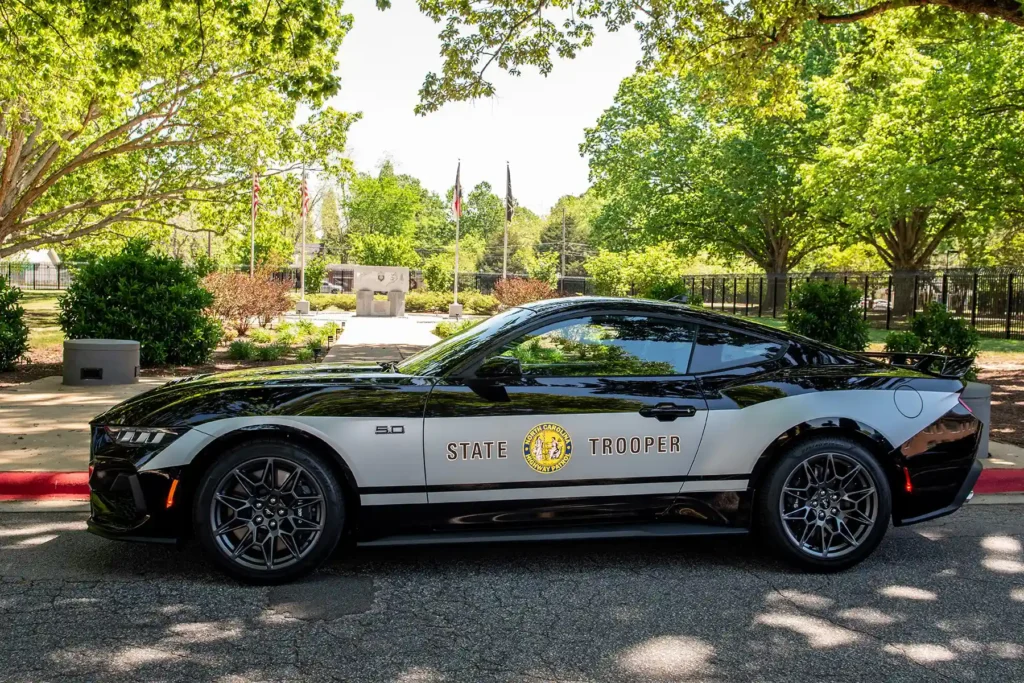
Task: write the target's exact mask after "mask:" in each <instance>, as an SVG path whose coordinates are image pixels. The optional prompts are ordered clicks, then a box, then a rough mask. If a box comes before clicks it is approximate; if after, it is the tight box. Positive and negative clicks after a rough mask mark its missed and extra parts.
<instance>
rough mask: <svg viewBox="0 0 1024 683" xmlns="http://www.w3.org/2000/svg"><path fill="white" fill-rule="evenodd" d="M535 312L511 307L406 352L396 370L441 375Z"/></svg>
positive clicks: (406, 372) (425, 374) (421, 374)
mask: <svg viewBox="0 0 1024 683" xmlns="http://www.w3.org/2000/svg"><path fill="white" fill-rule="evenodd" d="M534 315H536V313H534V312H533V311H530V310H527V309H525V308H510V309H508V310H507V311H504V312H502V313H499V314H497V315H495V316H492V317H490V318H488V319H487V320H484V321H483V322H481V323H480V324H479V325H474V326H473V327H471V328H469V329H468V330H466V331H465V332H461V333H459V334H457V335H455V336H454V337H449V338H448V339H445V340H444V341H441V342H438V343H437V344H434V345H433V346H431V347H428V348H426V349H424V350H423V351H420V352H419V353H417V354H415V355H412V356H409V357H408V358H406V359H405V360H403V361H402V362H401V363H399V364H398V366H397V370H398V371H399V372H402V373H405V374H408V375H420V376H436V375H440V374H442V373H444V372H447V371H448V370H449V369H451V368H452V367H454V366H455V365H458V364H459V363H460V362H461V361H462V360H463V359H464V358H466V357H468V356H469V355H471V354H473V353H475V352H476V351H479V350H481V349H482V348H483V347H484V346H486V345H487V344H488V343H489V342H490V341H491V339H493V338H494V337H496V336H499V335H501V334H504V333H505V332H508V331H509V330H511V329H513V328H515V327H516V326H517V325H520V324H522V323H523V322H525V321H526V320H527V319H529V318H532V317H533V316H534Z"/></svg>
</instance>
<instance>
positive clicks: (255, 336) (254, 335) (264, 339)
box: [249, 330, 274, 344]
mask: <svg viewBox="0 0 1024 683" xmlns="http://www.w3.org/2000/svg"><path fill="white" fill-rule="evenodd" d="M273 338H274V337H273V335H271V334H270V332H268V331H267V330H251V331H250V332H249V339H251V340H252V341H254V342H256V343H257V344H268V343H270V341H271V340H272V339H273Z"/></svg>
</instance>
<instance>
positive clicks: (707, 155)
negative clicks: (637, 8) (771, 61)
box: [582, 74, 834, 302]
mask: <svg viewBox="0 0 1024 683" xmlns="http://www.w3.org/2000/svg"><path fill="white" fill-rule="evenodd" d="M702 85H703V84H701V83H698V82H696V81H695V80H694V79H677V78H673V77H666V76H662V75H659V74H642V75H638V76H634V77H630V78H627V79H626V80H624V81H623V83H622V85H621V87H620V89H619V93H618V95H617V96H616V100H615V104H614V105H613V106H612V107H611V108H610V109H608V110H607V111H606V112H605V113H604V114H602V116H601V117H600V119H599V120H598V122H597V125H596V126H594V127H593V128H591V129H588V130H587V132H586V141H585V142H584V144H583V146H582V149H583V151H584V152H585V153H586V154H589V155H590V169H591V176H592V178H593V179H594V180H595V189H596V190H597V191H598V192H599V193H600V194H601V195H602V196H604V197H606V198H607V203H606V204H605V206H604V208H603V209H602V213H601V215H600V217H599V219H598V221H597V225H596V231H597V233H598V235H599V238H600V240H601V242H602V243H603V244H605V245H607V246H609V247H610V248H616V249H635V248H637V247H638V246H645V245H655V244H659V243H661V242H663V241H666V240H671V241H678V242H679V243H680V244H681V245H683V246H686V247H688V250H689V251H690V252H691V253H696V252H698V251H700V250H704V249H708V250H709V251H711V253H712V254H714V255H716V256H720V257H731V256H734V255H737V254H740V255H743V256H745V257H747V258H749V259H750V260H751V261H753V262H754V263H756V264H757V265H758V266H759V267H760V268H761V269H762V270H764V272H765V273H766V274H767V275H768V277H769V278H771V279H772V280H773V281H775V282H777V283H779V284H778V285H777V286H776V287H769V291H768V296H767V301H769V302H770V301H772V297H773V296H775V295H776V294H777V292H776V289H777V288H781V287H782V286H784V279H782V278H779V277H778V276H779V275H784V274H785V273H788V272H789V271H790V270H791V269H792V268H794V267H796V266H797V265H798V264H799V263H800V261H801V260H802V259H803V258H804V257H805V256H806V255H807V254H808V253H810V252H811V251H812V250H814V249H817V248H819V247H821V246H822V245H824V244H827V243H828V242H829V241H830V240H831V239H833V237H832V234H831V233H832V232H834V231H829V230H827V229H826V227H825V225H824V224H823V223H822V222H821V221H820V220H819V219H818V218H817V217H816V216H815V215H814V214H813V213H812V212H811V211H810V208H811V205H810V201H809V200H808V199H806V198H805V197H803V196H802V195H800V194H799V193H798V191H797V190H798V189H799V187H800V184H801V173H800V164H801V162H802V161H805V160H808V159H810V158H812V155H813V153H814V151H815V149H816V142H817V139H816V138H815V136H814V135H812V134H811V133H810V132H809V131H808V127H807V123H806V122H801V121H797V122H793V121H789V120H783V119H777V118H772V117H768V118H765V117H761V116H759V115H758V113H757V112H755V111H752V110H750V109H749V108H746V107H732V108H728V109H726V110H716V109H709V108H708V107H706V106H704V105H703V104H702V102H701V98H700V92H701V88H702Z"/></svg>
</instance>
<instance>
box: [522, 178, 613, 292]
mask: <svg viewBox="0 0 1024 683" xmlns="http://www.w3.org/2000/svg"><path fill="white" fill-rule="evenodd" d="M602 203H603V202H602V201H601V199H600V198H599V196H598V194H597V192H594V191H593V189H591V190H587V191H586V192H585V193H583V194H582V195H580V196H579V197H575V196H573V195H565V196H564V197H561V198H559V200H558V201H557V202H555V205H554V206H553V207H551V211H549V212H548V218H547V221H546V223H545V225H544V232H542V233H541V236H540V244H539V246H538V251H540V252H544V253H549V254H555V255H556V256H557V258H558V261H559V263H558V267H559V269H560V268H561V257H562V214H563V211H564V213H565V272H566V275H582V274H583V262H584V261H585V260H586V258H587V252H588V250H589V249H590V244H591V232H592V230H593V226H594V221H595V220H596V219H597V217H598V216H599V215H600V213H601V206H602Z"/></svg>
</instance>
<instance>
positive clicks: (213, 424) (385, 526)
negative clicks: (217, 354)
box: [89, 297, 981, 582]
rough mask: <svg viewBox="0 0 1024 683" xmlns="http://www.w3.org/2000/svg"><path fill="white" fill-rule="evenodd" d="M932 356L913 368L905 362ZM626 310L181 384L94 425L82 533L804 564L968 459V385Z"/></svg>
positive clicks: (825, 559) (956, 492)
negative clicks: (705, 549)
mask: <svg viewBox="0 0 1024 683" xmlns="http://www.w3.org/2000/svg"><path fill="white" fill-rule="evenodd" d="M922 366H923V364H922ZM957 374H962V373H949V374H946V373H944V372H943V371H941V370H939V371H936V372H925V371H921V370H915V369H910V368H907V367H896V366H894V365H892V364H891V363H890V364H884V363H882V362H879V361H876V360H874V359H871V358H868V357H866V356H863V355H858V354H854V353H849V352H845V351H840V350H838V349H835V348H832V347H828V346H825V345H822V344H819V343H817V342H813V341H811V340H809V339H806V338H803V337H799V336H796V335H792V334H788V333H785V332H781V331H779V330H775V329H772V328H769V327H766V326H762V325H758V324H755V323H750V322H745V321H743V320H741V319H737V318H734V317H727V316H722V315H716V314H712V313H708V312H705V311H701V310H696V309H691V308H688V307H686V306H682V305H677V304H671V303H659V302H652V301H637V300H627V299H603V298H585V297H584V298H571V299H556V300H549V301H541V302H537V303H533V304H528V305H525V306H518V307H515V308H510V309H508V310H506V311H504V312H502V313H500V314H498V315H495V316H494V317H492V318H489V319H487V320H485V321H483V322H481V323H480V324H478V325H476V326H475V327H472V328H470V329H469V330H467V331H465V332H463V333H461V334H459V335H457V336H454V337H451V338H449V339H447V340H445V341H442V342H440V343H438V344H436V345H434V346H432V347H430V348H428V349H426V350H424V351H422V352H420V353H418V354H416V355H414V356H411V357H409V358H407V359H405V360H403V361H401V362H399V363H382V364H379V365H375V366H370V367H351V366H341V365H331V364H324V365H312V366H288V367H279V368H265V369H257V370H246V371H238V372H228V373H223V374H217V375H204V376H198V377H192V378H187V379H182V380H176V381H172V382H170V383H168V384H166V385H164V386H162V387H160V388H158V389H154V390H152V391H150V392H148V393H145V394H142V395H140V396H137V397H135V398H132V399H130V400H128V401H125V402H124V403H122V404H120V405H118V406H116V407H114V408H112V409H110V410H109V411H107V412H106V413H104V414H102V415H100V416H99V417H97V418H96V419H95V420H94V421H93V423H92V444H91V459H90V472H91V475H90V486H91V489H92V495H91V508H92V513H91V518H90V519H89V528H90V529H91V530H92V531H93V532H95V533H97V534H99V535H101V536H106V537H109V538H118V539H127V540H144V541H165V542H169V541H177V540H180V539H183V538H185V537H188V536H192V535H194V536H195V537H196V538H197V539H198V541H199V543H200V544H201V545H202V547H203V548H204V549H205V550H206V552H208V553H209V555H210V556H211V557H212V558H213V559H214V561H215V562H216V563H217V564H219V565H220V566H221V567H222V568H223V569H224V570H225V571H227V572H228V573H230V574H232V575H234V576H235V577H238V578H240V579H243V580H247V581H253V582H280V581H286V580H289V579H293V578H295V577H298V576H300V575H302V574H304V573H306V572H309V571H311V570H312V569H314V568H315V567H317V566H318V565H319V564H320V563H322V562H323V561H324V560H325V559H326V558H327V557H328V556H329V555H330V554H331V553H332V551H334V549H335V547H336V546H337V545H338V543H339V541H340V540H341V539H342V537H347V538H350V539H351V540H352V541H354V542H355V543H356V544H359V545H395V544H418V543H452V542H472V541H513V540H541V539H581V538H599V537H622V536H647V537H650V536H657V537H668V536H687V535H694V534H745V533H749V532H751V531H756V532H757V533H758V534H759V535H760V536H762V537H763V538H764V539H765V540H767V541H768V543H769V544H770V545H771V546H773V547H774V548H776V549H777V550H778V551H779V552H781V553H782V554H783V555H784V556H785V557H787V558H788V559H790V560H792V561H794V562H796V563H797V564H798V565H801V566H803V567H805V568H808V569H811V570H818V571H832V570H840V569H844V568H847V567H850V566H852V565H854V564H856V563H857V562H859V561H861V560H863V559H864V558H865V557H866V556H867V555H869V554H870V553H871V552H872V551H873V550H874V549H875V548H876V547H877V546H878V544H879V542H880V541H881V539H882V536H883V535H884V534H885V532H886V530H887V528H888V525H889V521H890V519H891V520H892V522H893V523H894V524H896V525H904V524H913V523H915V522H920V521H923V520H927V519H932V518H934V517H939V516H941V515H945V514H949V513H951V512H953V511H955V510H956V509H957V508H959V507H960V506H961V505H962V504H963V503H964V502H965V501H966V500H967V499H968V498H969V497H970V494H971V490H972V487H973V486H974V483H975V481H976V480H977V478H978V475H979V473H980V470H981V466H980V463H978V462H977V461H976V459H975V454H976V451H977V448H978V444H979V440H980V438H981V424H980V423H979V421H978V420H977V419H976V418H975V417H974V416H973V415H972V414H971V412H970V410H969V409H968V408H967V406H966V405H965V404H964V403H963V401H962V400H961V399H960V392H961V391H962V389H963V387H964V384H963V381H962V380H961V379H959V378H958V376H956V375H957Z"/></svg>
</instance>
